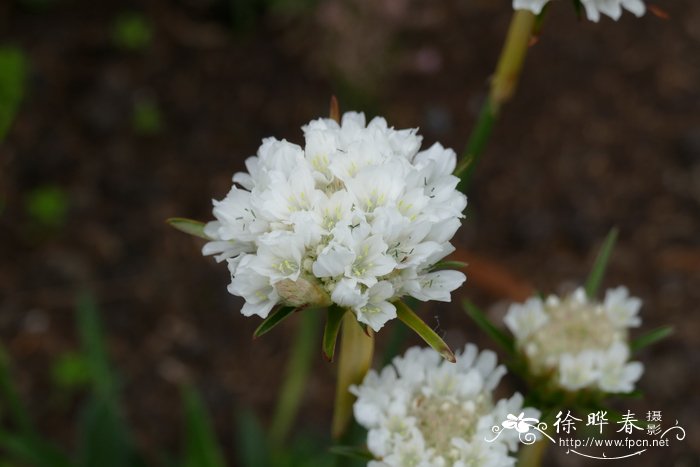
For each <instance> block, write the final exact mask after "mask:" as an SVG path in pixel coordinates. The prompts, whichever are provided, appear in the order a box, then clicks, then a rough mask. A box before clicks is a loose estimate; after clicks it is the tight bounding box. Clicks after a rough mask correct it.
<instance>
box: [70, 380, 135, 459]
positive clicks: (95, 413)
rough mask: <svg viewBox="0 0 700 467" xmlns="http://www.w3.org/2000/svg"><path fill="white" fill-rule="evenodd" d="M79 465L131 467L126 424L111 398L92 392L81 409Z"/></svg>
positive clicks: (130, 447)
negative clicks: (91, 396)
mask: <svg viewBox="0 0 700 467" xmlns="http://www.w3.org/2000/svg"><path fill="white" fill-rule="evenodd" d="M80 429H81V445H80V447H81V450H80V454H79V465H80V466H82V467H93V466H97V465H99V466H100V467H131V465H133V464H132V463H131V459H132V455H133V453H132V446H131V444H130V441H129V435H128V432H127V427H126V425H125V424H124V420H123V418H122V415H121V413H120V411H119V408H118V407H117V405H116V403H115V401H114V400H113V399H104V398H103V397H102V396H101V395H100V394H99V393H96V394H95V396H94V397H93V399H92V400H90V401H89V402H88V404H87V405H86V406H85V408H84V412H83V414H82V420H81V426H80Z"/></svg>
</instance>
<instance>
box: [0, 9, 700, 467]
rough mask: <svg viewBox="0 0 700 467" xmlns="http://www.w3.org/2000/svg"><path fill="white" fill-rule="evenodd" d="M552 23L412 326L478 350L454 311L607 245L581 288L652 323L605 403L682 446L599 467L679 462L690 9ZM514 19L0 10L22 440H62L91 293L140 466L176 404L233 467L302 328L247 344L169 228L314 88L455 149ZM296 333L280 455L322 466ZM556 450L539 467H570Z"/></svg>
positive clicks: (327, 409) (536, 281)
mask: <svg viewBox="0 0 700 467" xmlns="http://www.w3.org/2000/svg"><path fill="white" fill-rule="evenodd" d="M553 3H554V4H553V5H552V8H551V9H550V14H549V17H548V18H547V21H546V23H545V25H544V29H543V31H542V34H541V37H540V40H539V42H538V43H537V44H536V45H534V46H533V47H532V48H531V49H530V52H529V56H528V59H527V62H526V65H525V69H524V73H523V79H522V80H521V83H520V86H519V90H518V93H517V95H516V97H515V98H514V100H513V101H512V102H511V103H510V104H508V105H507V106H506V107H505V109H504V110H503V113H502V117H501V119H500V120H499V121H498V123H497V125H496V127H495V131H494V134H493V139H492V141H491V142H490V144H489V146H488V148H487V150H486V153H485V155H484V158H483V161H482V163H481V164H480V166H479V167H478V169H477V171H476V174H475V179H474V183H473V185H472V186H471V188H470V192H469V200H470V204H469V208H468V210H467V218H466V219H465V221H464V223H463V227H462V229H461V230H460V232H459V233H458V236H459V239H458V243H459V244H460V249H461V251H462V253H463V254H467V252H468V254H469V255H472V259H473V261H470V262H471V263H472V266H471V268H472V269H473V270H474V273H473V275H472V272H471V271H470V270H469V269H467V271H466V272H467V276H468V278H473V277H474V276H476V277H478V280H470V279H468V281H467V283H466V284H465V286H464V287H463V288H462V289H461V291H460V292H459V293H458V294H457V295H456V298H457V300H455V304H454V305H453V306H443V305H431V306H430V307H429V308H424V309H423V311H422V313H423V314H422V316H423V317H424V319H425V320H426V321H427V322H428V323H429V324H430V325H431V326H432V327H433V328H434V329H436V330H438V332H439V333H441V334H442V335H444V336H445V339H446V340H447V341H448V343H450V344H451V345H452V346H453V348H459V347H461V346H463V345H464V343H465V342H467V341H473V342H477V343H478V344H479V345H480V346H481V347H490V348H495V345H493V344H492V343H490V341H489V340H488V339H487V338H486V337H485V336H484V335H483V333H481V332H480V331H479V330H478V328H477V327H476V326H475V325H474V324H473V322H472V321H471V320H470V319H469V317H468V316H467V315H466V314H465V313H464V311H463V310H462V309H461V308H460V306H459V305H458V304H459V302H460V301H461V299H462V298H469V299H471V300H473V301H475V302H476V303H477V304H479V305H480V306H481V307H482V308H483V309H485V310H488V312H489V314H490V316H491V317H492V318H493V319H494V320H499V319H500V318H501V317H502V316H503V313H504V312H505V308H506V305H507V303H508V302H507V299H508V298H510V297H512V296H513V295H514V293H513V289H514V288H515V289H518V287H520V286H525V285H528V284H529V285H531V286H533V287H535V288H537V289H538V290H541V291H544V292H557V291H560V290H562V288H566V287H571V286H572V285H574V284H576V283H580V282H581V281H583V280H584V279H585V277H586V275H587V273H588V271H589V269H590V267H591V265H592V263H593V260H594V257H595V254H596V251H597V249H598V247H599V246H600V243H601V242H602V240H603V238H604V237H605V235H606V234H607V232H608V231H609V229H610V228H611V227H612V226H618V227H619V229H620V238H619V241H618V245H617V248H616V250H615V253H614V255H613V257H612V260H611V264H610V267H609V270H608V274H607V276H606V279H605V282H604V287H612V286H617V285H622V284H624V285H627V286H628V287H629V288H630V290H631V291H632V294H633V295H637V296H639V297H641V298H642V299H643V300H644V307H643V309H642V317H643V320H644V324H643V326H642V330H640V331H639V332H640V333H641V332H643V331H644V330H650V329H652V328H655V327H657V326H660V325H663V324H671V325H673V326H674V327H675V334H674V335H673V336H671V337H670V338H669V339H667V340H665V341H664V342H662V343H660V344H658V345H657V346H655V347H653V348H650V349H648V350H646V351H644V352H643V353H642V354H641V356H639V358H640V359H642V361H643V362H644V364H645V365H646V372H645V375H644V376H643V378H642V380H641V383H640V386H641V389H642V390H643V391H644V392H645V394H646V399H645V400H644V401H636V400H625V401H622V402H621V403H620V404H619V405H618V406H619V407H620V408H622V409H624V410H626V409H628V408H630V409H632V410H636V411H637V413H638V415H640V416H642V415H641V414H642V413H646V411H648V410H661V411H662V412H663V416H664V424H665V425H672V424H673V423H674V421H675V420H678V422H679V424H680V425H681V426H683V427H685V429H686V432H687V437H686V439H685V440H684V441H675V442H672V443H671V444H672V447H669V448H657V449H651V450H650V451H648V452H646V453H644V454H643V455H642V456H639V457H637V458H635V459H634V460H633V461H629V462H627V463H626V462H625V461H618V462H617V464H616V465H632V463H634V464H635V465H650V466H651V465H673V466H698V465H700V460H699V457H698V453H699V452H700V398H699V396H698V389H699V388H700V373H699V372H698V368H700V341H699V339H700V338H699V337H698V336H700V315H699V314H698V312H699V311H700V306H699V305H698V304H699V303H700V3H699V2H697V1H694V0H668V1H661V0H659V3H658V6H659V7H661V8H663V10H664V11H665V12H666V13H667V14H668V19H666V20H664V19H661V18H658V17H656V16H654V15H651V14H647V15H646V16H645V17H643V18H641V19H637V18H635V17H634V16H633V15H631V14H629V13H626V14H625V15H624V16H623V17H622V19H621V20H620V21H619V22H617V23H616V22H613V21H612V20H609V19H608V18H604V19H603V20H602V21H601V22H600V24H593V23H589V22H587V21H579V20H577V18H576V15H575V13H574V12H573V9H572V8H571V7H570V5H569V2H553ZM511 15H512V10H511V6H510V2H509V1H507V0H502V1H498V2H494V1H492V0H444V1H440V2H435V1H429V0H384V1H376V0H296V1H295V0H228V1H226V0H180V1H166V0H152V1H143V2H136V1H118V0H102V1H100V2H92V1H83V0H4V1H2V2H0V47H1V49H0V82H1V83H2V84H3V86H2V89H3V91H2V95H0V135H2V134H3V133H5V132H6V137H5V140H4V141H2V143H0V258H1V260H0V339H1V342H2V346H3V348H4V350H5V352H6V354H7V361H8V362H9V366H10V371H11V375H12V376H11V379H12V382H13V383H14V385H15V386H16V387H17V391H18V392H19V395H20V396H21V398H22V400H23V401H24V403H25V405H26V407H27V409H28V411H29V413H30V414H31V417H32V419H33V420H34V422H35V423H36V430H37V431H38V432H40V433H41V435H42V436H44V437H46V438H48V439H51V440H53V442H54V443H55V444H56V445H57V446H60V447H61V449H63V450H65V451H67V452H71V451H72V450H74V449H77V448H76V446H78V445H79V444H80V441H79V439H78V437H79V436H78V434H77V433H78V429H77V425H78V424H79V418H80V417H79V415H80V413H81V410H82V407H83V403H84V401H85V399H86V397H87V393H88V392H89V391H88V389H86V378H87V377H86V376H85V373H86V372H87V370H86V369H85V368H86V363H85V361H84V360H85V358H84V356H81V354H80V352H79V349H80V348H81V344H80V340H81V339H80V335H79V334H80V332H79V331H78V330H77V329H79V328H77V327H76V326H77V324H76V312H75V310H76V297H78V292H79V291H80V290H88V291H90V292H91V293H92V295H93V296H94V297H95V301H96V304H97V309H99V315H100V317H101V320H102V322H103V328H104V334H105V339H104V343H105V346H106V348H107V352H108V355H109V359H110V362H111V365H112V366H113V370H114V371H115V372H116V373H117V374H118V375H119V382H120V383H119V391H120V399H121V407H122V408H123V412H122V413H123V416H124V418H125V420H126V423H127V424H128V426H129V429H130V431H131V432H132V437H133V443H134V444H135V446H136V447H137V449H138V451H139V452H141V453H142V456H143V458H144V459H145V461H144V463H145V465H171V464H168V463H167V462H166V461H164V460H163V459H165V458H167V456H165V457H164V455H163V453H166V452H167V453H177V452H179V451H180V450H181V449H182V446H183V439H184V438H183V436H184V435H183V432H184V431H185V429H184V426H185V424H184V422H183V417H184V415H183V410H182V405H183V404H182V402H181V390H180V388H181V387H182V386H183V385H189V386H191V387H194V388H196V389H197V391H198V392H199V394H200V395H201V402H202V404H203V406H204V407H205V408H206V410H207V411H208V412H209V413H210V417H211V422H212V425H213V429H214V432H215V433H216V438H217V441H218V444H219V445H220V446H221V450H222V453H223V454H222V456H223V458H224V459H225V461H224V462H225V465H244V464H245V462H246V461H245V459H244V457H243V456H242V454H241V452H242V448H241V443H242V442H245V440H243V441H241V432H243V433H244V434H245V433H247V432H250V431H251V430H252V429H248V428H246V427H247V426H248V425H246V424H245V423H248V422H250V423H253V424H254V425H256V424H259V425H261V426H263V427H265V426H267V425H268V424H269V423H270V419H271V417H272V413H273V411H274V407H275V404H276V401H277V396H278V394H277V393H278V390H279V387H280V385H281V383H282V381H283V378H284V375H285V368H286V365H287V359H288V357H289V355H290V352H291V349H292V342H293V340H294V336H295V328H296V327H298V326H299V322H300V318H299V317H295V319H289V320H287V321H285V322H284V323H283V324H282V325H281V326H280V327H279V328H277V329H275V330H274V331H272V333H271V334H269V335H267V336H265V337H264V338H260V339H258V340H256V341H252V340H251V335H252V332H253V330H254V329H255V327H256V326H257V325H258V324H259V322H258V320H257V318H249V319H247V318H244V317H243V316H241V315H240V313H239V310H240V306H241V302H240V301H239V300H238V299H237V298H236V297H233V296H231V295H229V294H228V293H227V291H226V285H227V283H228V281H229V277H228V272H227V271H226V268H225V267H223V266H222V265H217V264H215V262H214V261H213V260H212V259H211V258H203V257H202V256H201V254H200V248H201V245H202V243H203V242H202V241H200V240H198V239H194V238H190V237H188V236H186V235H183V234H181V233H179V232H176V231H175V230H173V229H171V228H169V227H168V226H167V225H166V224H165V219H166V218H168V217H171V216H184V217H189V218H194V219H200V220H208V219H210V218H211V199H212V198H216V199H220V198H222V197H223V196H224V195H225V194H226V193H227V191H228V189H229V187H230V184H231V176H232V174H233V173H234V172H235V171H239V170H241V169H243V161H244V159H245V158H246V157H248V156H250V155H253V154H254V153H255V151H256V149H257V147H258V146H259V144H260V141H261V139H262V138H263V137H267V136H276V137H278V138H286V139H288V140H290V141H293V142H296V143H300V142H302V135H301V130H300V126H301V125H302V124H304V123H306V122H308V121H309V120H311V119H313V118H317V117H320V116H325V115H327V112H328V101H329V97H330V95H331V94H335V95H337V96H338V98H339V100H340V103H341V109H342V110H361V111H365V112H366V113H367V114H368V115H377V114H378V115H382V116H384V117H386V119H387V120H388V122H389V124H390V125H393V126H395V127H397V128H408V127H419V128H420V132H421V133H422V135H423V136H424V144H425V145H429V144H432V143H433V142H435V141H440V142H441V143H443V144H444V145H445V146H449V147H453V148H455V150H457V152H460V150H461V149H462V148H463V147H464V145H465V143H466V140H467V137H468V135H469V131H470V130H471V127H472V125H473V123H474V121H475V118H476V115H477V112H478V110H479V106H480V104H481V103H482V102H483V100H484V98H485V96H486V92H487V86H488V78H489V75H490V74H491V73H492V71H493V69H494V67H495V63H496V59H497V56H498V53H499V51H500V47H501V45H502V42H503V38H504V36H505V32H506V30H507V26H508V22H509V19H510V17H511ZM480 264H481V265H484V269H483V270H485V271H488V272H487V273H485V274H481V276H484V275H485V276H487V277H485V278H484V277H479V276H480V274H479V272H478V271H476V268H477V266H478V265H480ZM504 271H507V273H504ZM393 327H397V324H396V323H392V324H391V325H390V326H389V327H388V328H387V332H382V333H380V334H379V336H378V346H379V355H378V357H377V360H376V363H377V364H378V363H379V362H380V361H381V352H382V349H385V348H387V347H388V346H389V343H388V341H389V337H388V336H390V335H392V328H393ZM317 334H318V335H316V336H315V337H314V339H315V344H314V345H316V343H317V347H318V352H317V353H314V358H313V359H312V360H311V361H312V371H311V374H310V378H309V379H308V381H307V386H306V388H305V390H304V393H303V394H304V395H303V399H302V405H301V412H300V415H299V416H298V417H297V418H296V421H295V423H294V425H293V427H294V428H293V429H292V432H291V437H290V438H289V439H290V440H294V439H297V438H296V437H297V436H303V437H304V438H303V439H304V440H306V441H304V442H301V441H299V442H298V443H296V445H297V447H298V446H300V445H304V446H306V445H310V446H312V448H309V449H311V450H312V451H313V450H314V449H316V450H317V451H319V452H322V451H323V449H324V448H325V446H327V444H328V443H329V440H328V439H327V438H328V436H327V434H326V433H327V432H328V430H329V427H330V419H331V412H332V401H333V394H334V385H335V381H334V366H333V365H332V364H328V363H326V362H325V361H323V359H322V358H321V355H320V337H321V336H320V328H319V332H318V333H317ZM407 335H408V334H407ZM409 343H411V344H418V341H417V340H415V339H414V338H413V337H411V336H409V337H408V338H407V340H406V341H405V344H404V345H403V346H402V348H401V349H403V347H405V346H407V345H408V344H409ZM314 352H316V348H314ZM87 366H88V367H89V364H87ZM504 387H505V388H507V389H505V390H504V392H508V391H509V390H512V388H513V387H515V386H514V383H512V382H511V383H510V387H509V385H508V384H505V385H504ZM241 414H246V417H247V418H246V419H245V420H248V422H246V421H245V420H243V419H242V416H241ZM241 420H243V421H241ZM251 420H252V422H251ZM237 426H238V427H239V428H238V429H237V428H236V427H237ZM241 427H243V428H241ZM252 431H254V430H252ZM299 439H301V438H299ZM313 446H316V448H313ZM551 451H552V452H550V453H549V457H548V465H572V466H575V465H587V464H586V463H585V462H583V459H581V458H574V457H572V456H571V455H568V456H567V455H566V454H565V450H564V449H552V450H551ZM247 462H249V463H250V462H252V461H247ZM260 462H262V461H260ZM290 462H291V463H290V465H302V462H301V461H296V464H295V463H294V461H290ZM3 465H17V464H14V463H10V464H3ZM20 465H23V464H20ZM27 465H31V463H28V464H27ZM95 465H97V464H95ZM104 465H107V464H104ZM193 465H194V464H193ZM200 465H203V464H200ZM212 465H213V464H212ZM258 465H264V464H258ZM305 465H321V463H320V461H318V463H314V462H312V461H309V463H308V464H305Z"/></svg>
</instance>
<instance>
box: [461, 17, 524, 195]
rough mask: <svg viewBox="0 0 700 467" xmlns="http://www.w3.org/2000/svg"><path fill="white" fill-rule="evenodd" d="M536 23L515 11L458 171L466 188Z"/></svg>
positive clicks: (510, 92)
mask: <svg viewBox="0 0 700 467" xmlns="http://www.w3.org/2000/svg"><path fill="white" fill-rule="evenodd" d="M535 27H536V17H535V15H533V14H532V13H531V12H529V11H525V10H518V11H516V12H515V13H514V14H513V19H512V20H511V22H510V27H509V29H508V35H507V36H506V42H505V44H504V46H503V50H502V51H501V56H500V58H499V59H498V65H497V66H496V72H495V74H494V76H493V78H492V80H491V88H490V91H489V96H488V98H486V100H485V101H484V104H483V107H482V108H481V112H480V113H479V119H478V120H477V122H476V125H475V126H474V130H473V131H472V134H471V135H470V137H469V141H468V142H467V147H466V149H465V150H464V153H463V154H462V157H461V160H460V161H459V164H458V165H457V168H456V169H455V172H454V174H455V175H456V176H457V177H459V178H460V179H461V182H460V189H462V191H464V190H465V188H466V186H467V185H468V183H469V180H470V178H471V176H472V173H473V171H474V168H475V167H476V164H477V162H478V161H479V158H480V157H481V154H482V152H483V151H484V148H485V147H486V143H487V142H488V140H489V138H490V136H491V129H492V128H493V124H494V122H495V120H496V117H497V116H498V112H499V110H500V108H501V106H502V105H503V104H504V103H506V102H507V101H508V100H509V99H510V98H511V97H512V96H513V94H514V93H515V89H516V87H517V84H518V79H519V78H520V72H521V71H522V68H523V63H524V62H525V56H526V55H527V49H528V47H529V45H530V39H531V37H532V33H533V30H534V28H535Z"/></svg>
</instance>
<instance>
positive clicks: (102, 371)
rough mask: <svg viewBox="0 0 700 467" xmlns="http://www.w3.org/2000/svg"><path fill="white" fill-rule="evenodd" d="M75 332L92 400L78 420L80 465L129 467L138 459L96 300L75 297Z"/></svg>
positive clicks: (82, 296)
mask: <svg viewBox="0 0 700 467" xmlns="http://www.w3.org/2000/svg"><path fill="white" fill-rule="evenodd" d="M77 317H78V332H79V335H80V340H81V342H82V347H83V355H84V356H85V359H86V362H85V363H86V365H87V369H88V371H89V376H90V382H91V385H92V398H91V400H90V401H89V402H88V404H87V405H86V407H85V409H84V411H83V416H82V420H81V425H80V428H81V438H82V444H81V453H80V460H81V462H80V465H82V466H84V467H92V466H95V465H99V466H100V467H132V466H135V465H137V464H140V461H139V460H138V459H137V456H136V454H135V451H134V449H133V444H132V443H131V436H130V434H129V429H128V427H127V425H126V423H125V420H124V417H123V415H122V412H121V408H120V404H119V394H118V392H119V388H118V384H117V379H116V377H115V375H114V374H113V372H112V369H111V367H110V363H109V358H108V355H107V349H106V347H105V343H104V338H103V332H102V326H101V324H100V319H99V313H98V310H97V305H96V303H95V299H94V298H93V297H92V295H90V294H89V293H87V292H83V293H81V294H80V296H79V297H78V306H77Z"/></svg>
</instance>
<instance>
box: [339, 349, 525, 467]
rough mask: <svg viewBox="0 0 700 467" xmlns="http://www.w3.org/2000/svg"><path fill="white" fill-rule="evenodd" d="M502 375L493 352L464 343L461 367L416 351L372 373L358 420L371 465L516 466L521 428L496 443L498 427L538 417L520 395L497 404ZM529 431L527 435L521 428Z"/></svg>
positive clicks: (359, 389)
mask: <svg viewBox="0 0 700 467" xmlns="http://www.w3.org/2000/svg"><path fill="white" fill-rule="evenodd" d="M504 373H505V369H504V368H503V367H502V366H498V365H497V362H496V355H495V354H494V353H493V352H490V351H484V352H481V353H479V352H478V350H477V349H476V347H475V346H473V345H467V346H466V348H465V349H464V352H463V353H461V354H457V363H456V364H451V363H449V362H444V361H442V359H441V358H440V356H439V355H438V354H437V353H435V352H434V351H432V350H431V349H420V348H418V347H413V348H410V349H408V351H406V353H405V354H404V356H401V357H397V358H395V359H394V361H393V365H390V366H388V367H386V368H384V369H383V370H382V372H381V373H377V372H375V371H370V372H369V373H368V374H367V376H366V377H365V379H364V381H363V383H362V384H361V385H360V386H353V387H351V391H352V392H353V394H355V395H356V396H357V401H356V402H355V405H354V413H355V418H356V420H357V421H358V423H360V424H361V425H362V426H364V427H365V428H367V429H368V430H369V432H368V435H367V446H368V448H369V450H370V452H372V454H373V455H374V456H375V457H376V458H377V460H376V461H373V462H370V463H369V464H368V465H374V466H377V467H379V466H383V467H387V466H389V467H404V466H414V465H415V466H426V467H435V466H445V467H461V466H464V467H466V466H477V465H478V466H486V467H500V466H511V465H514V462H515V459H514V458H513V457H511V456H510V455H509V451H515V450H516V449H517V440H518V434H519V432H518V431H515V430H513V431H512V432H510V430H506V431H504V432H503V434H502V436H499V437H498V439H497V440H495V441H493V442H488V441H487V439H491V438H493V433H492V431H491V428H492V426H493V425H495V424H498V423H501V421H502V420H505V419H506V417H507V414H512V413H519V414H521V415H520V418H519V419H516V420H517V421H518V423H519V425H517V426H518V427H520V428H521V429H522V430H525V428H524V424H526V423H527V422H530V421H533V420H536V418H533V417H538V416H539V412H538V411H536V410H534V409H529V408H528V409H523V408H522V404H523V399H522V396H520V395H519V394H516V395H514V396H513V397H511V398H510V399H501V400H498V401H496V400H494V396H493V390H494V388H495V387H496V385H497V384H498V381H499V380H500V378H501V377H502V376H503V374H504ZM523 432H524V431H523Z"/></svg>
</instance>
